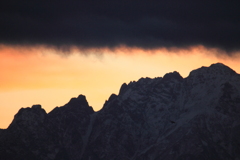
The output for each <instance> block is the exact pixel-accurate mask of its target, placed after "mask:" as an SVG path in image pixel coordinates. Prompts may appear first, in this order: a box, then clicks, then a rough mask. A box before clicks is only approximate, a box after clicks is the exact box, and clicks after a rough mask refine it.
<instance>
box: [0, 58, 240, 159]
mask: <svg viewBox="0 0 240 160" xmlns="http://www.w3.org/2000/svg"><path fill="white" fill-rule="evenodd" d="M239 151H240V75H239V74H237V73H236V72H235V71H233V70H232V69H230V68H229V67H227V66H225V65H223V64H221V63H217V64H212V65H211V66H210V67H201V68H199V69H196V70H193V71H192V72H191V73H190V74H189V76H188V77H187V78H182V77H181V75H180V74H179V73H178V72H172V73H168V74H166V75H165V76H164V77H163V78H161V77H159V78H154V79H151V78H141V79H139V80H138V81H137V82H130V83H129V84H126V83H124V84H123V85H122V87H121V89H120V91H119V94H118V95H115V94H112V95H111V96H110V98H109V99H108V100H107V101H106V103H105V104H104V106H103V108H102V109H101V110H100V111H98V112H94V111H93V109H92V108H91V107H90V106H89V105H88V102H87V100H86V98H85V96H83V95H80V96H79V97H77V98H72V99H71V100H70V101H69V102H68V103H67V104H66V105H64V106H62V107H57V108H55V109H53V110H52V111H51V112H50V113H48V114H47V113H46V112H45V110H44V109H42V108H41V106H40V105H33V106H32V107H31V108H22V109H20V110H19V112H18V113H17V114H16V115H15V117H14V120H13V122H12V123H11V124H10V126H9V127H8V128H7V129H5V130H0V159H1V160H33V159H34V160H159V159H161V160H190V159H191V160H193V159H194V160H237V159H240V152H239Z"/></svg>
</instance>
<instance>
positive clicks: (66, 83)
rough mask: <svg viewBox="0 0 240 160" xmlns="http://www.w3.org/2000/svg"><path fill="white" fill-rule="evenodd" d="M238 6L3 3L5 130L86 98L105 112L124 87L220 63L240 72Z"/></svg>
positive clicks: (175, 0) (1, 123)
mask: <svg viewBox="0 0 240 160" xmlns="http://www.w3.org/2000/svg"><path fill="white" fill-rule="evenodd" d="M239 8H240V3H239V1H236V0H231V1H230V0H211V1H203V0H195V1H192V0H191V1H190V0H184V1H181V0H168V1H159V0H158V1H155V0H148V1H146V0H142V1H135V0H132V1H130V0H115V1H112V0H111V1H110V0H102V1H99V0H98V1H97V0H88V1H81V0H79V1H75V0H68V1H63V0H58V1H55V0H52V1H51V0H50V1H45V0H37V1H30V0H25V1H19V0H9V1H1V2H0V24H1V25H0V68H1V69H0V71H1V72H0V110H1V112H0V128H6V127H7V126H8V125H9V124H10V122H11V120H12V119H13V116H14V114H15V113H17V111H18V110H19V109H20V108H21V107H30V106H31V105H32V104H38V103H40V104H41V105H42V106H43V108H45V109H46V111H47V112H49V111H50V110H52V109H53V108H54V107H56V106H61V105H64V104H65V103H67V102H68V101H69V99H70V98H71V97H77V96H78V95H79V94H84V95H86V96H87V99H88V101H89V104H90V105H92V106H93V108H94V109H95V110H99V109H100V108H101V107H102V105H103V103H104V101H105V100H106V99H108V97H109V96H110V94H111V93H116V94H118V91H119V88H120V86H121V84H122V83H124V82H126V83H128V82H130V81H132V80H138V79H139V78H141V77H151V78H154V77H159V76H161V77H162V76H163V75H164V74H165V73H168V72H172V71H175V70H176V71H178V72H180V74H181V75H182V76H183V77H186V76H188V74H189V72H190V71H191V70H192V69H196V68H199V67H201V66H209V65H210V64H211V63H216V62H222V63H224V64H226V65H228V66H229V67H231V68H232V69H234V70H235V71H236V72H238V73H240V63H239V62H240V10H239Z"/></svg>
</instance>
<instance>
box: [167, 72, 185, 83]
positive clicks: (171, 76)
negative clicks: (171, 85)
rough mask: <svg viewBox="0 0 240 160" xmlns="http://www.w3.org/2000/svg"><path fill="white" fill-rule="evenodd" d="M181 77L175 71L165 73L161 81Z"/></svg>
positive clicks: (179, 79) (179, 78) (180, 78)
mask: <svg viewBox="0 0 240 160" xmlns="http://www.w3.org/2000/svg"><path fill="white" fill-rule="evenodd" d="M182 79H183V77H182V76H181V75H180V74H179V73H178V72H177V71H174V72H170V73H167V74H165V75H164V76H163V81H171V80H178V81H181V80H182Z"/></svg>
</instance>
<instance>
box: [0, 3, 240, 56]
mask: <svg viewBox="0 0 240 160" xmlns="http://www.w3.org/2000/svg"><path fill="white" fill-rule="evenodd" d="M239 7H240V5H239V2H238V1H236V0H231V1H230V0H211V1H203V0H195V1H192V0H182V1H179V0H168V1H159V0H150V1H149V0H148V1H147V0H142V1H137V0H116V1H113V0H101V1H99V0H88V1H83V0H79V1H76V0H68V1H64V0H51V1H46V0H37V1H32V0H25V1H19V0H9V1H1V2H0V15H1V16H0V23H1V25H0V43H3V44H18V45H19V44H20V45H26V44H27V45H36V44H43V45H49V46H58V47H59V46H60V47H62V46H72V45H73V46H80V47H86V48H92V47H109V48H111V47H118V46H120V45H124V46H128V47H140V48H145V49H152V48H159V47H179V48H185V47H189V46H196V45H203V46H205V47H210V48H211V47H213V48H219V49H222V50H224V51H227V52H229V53H230V52H232V51H239V50H240V9H239Z"/></svg>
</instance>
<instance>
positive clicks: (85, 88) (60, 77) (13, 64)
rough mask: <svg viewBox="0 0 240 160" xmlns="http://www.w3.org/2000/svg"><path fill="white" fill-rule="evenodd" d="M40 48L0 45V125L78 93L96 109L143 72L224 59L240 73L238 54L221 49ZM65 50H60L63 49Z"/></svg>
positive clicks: (162, 71) (154, 72)
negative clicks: (28, 109) (23, 110)
mask: <svg viewBox="0 0 240 160" xmlns="http://www.w3.org/2000/svg"><path fill="white" fill-rule="evenodd" d="M57 52H58V50H54V49H51V48H44V46H40V47H12V46H1V47H0V67H1V74H0V80H1V82H0V84H1V87H0V99H1V102H0V108H1V113H0V117H1V121H0V128H6V127H7V126H8V125H9V124H10V123H11V121H12V119H13V116H14V115H15V114H16V113H17V112H18V110H19V109H20V108H21V107H31V106H32V105H33V104H41V105H42V107H43V108H44V109H45V110H46V112H49V111H51V110H52V109H53V108H54V107H56V106H63V105H64V104H66V103H67V102H68V101H69V100H70V98H72V97H77V96H78V95H79V94H83V95H85V96H86V98H87V100H88V102H89V105H90V106H92V107H93V109H94V110H95V111H98V110H100V109H101V107H102V106H103V104H104V102H105V100H107V99H108V97H109V96H110V95H111V94H112V93H115V94H118V92H119V89H120V86H121V85H122V84H123V83H129V82H130V81H137V80H138V79H140V78H141V77H150V78H154V77H162V76H164V75H165V74H166V73H169V72H173V71H178V72H179V73H180V74H181V75H182V76H183V77H187V76H188V74H189V72H190V71H191V70H193V69H197V68H200V67H201V66H209V65H210V64H212V63H217V62H221V63H224V64H225V65H227V66H229V67H230V68H232V69H233V70H235V71H236V72H237V73H239V72H240V64H239V63H238V62H239V60H240V57H239V56H237V55H236V56H235V57H233V58H231V57H227V56H226V57H223V56H221V57H217V56H218V54H217V52H218V50H217V49H207V48H205V47H203V46H195V47H192V48H190V49H172V50H167V49H165V48H160V49H153V50H144V49H141V48H127V47H119V48H115V49H109V48H100V49H99V48H97V49H94V48H92V49H86V50H83V51H81V50H78V49H74V48H73V49H72V50H70V53H71V54H70V53H69V54H64V53H61V54H57ZM59 52H61V51H59Z"/></svg>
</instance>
